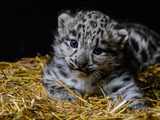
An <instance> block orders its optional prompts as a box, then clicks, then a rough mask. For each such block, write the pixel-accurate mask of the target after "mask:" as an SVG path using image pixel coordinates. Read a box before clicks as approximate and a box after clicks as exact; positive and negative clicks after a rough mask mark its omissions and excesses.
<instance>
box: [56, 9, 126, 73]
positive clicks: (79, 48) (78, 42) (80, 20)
mask: <svg viewBox="0 0 160 120" xmlns="http://www.w3.org/2000/svg"><path fill="white" fill-rule="evenodd" d="M127 39H128V33H127V31H126V30H125V29H123V28H122V27H119V25H118V24H117V23H116V22H115V21H114V20H111V19H110V18H109V17H108V16H106V15H104V14H103V13H101V12H98V11H83V12H82V11H80V12H78V13H76V14H75V15H71V14H70V13H67V12H66V13H62V14H60V15H59V17H58V35H57V36H56V42H55V45H54V49H55V54H56V55H57V57H63V58H64V59H65V60H66V62H67V64H68V65H69V66H70V68H71V69H77V70H81V71H84V72H91V71H95V70H100V71H104V72H106V71H111V70H112V69H114V68H116V67H118V66H120V65H121V64H122V62H123V58H124V54H123V50H124V46H125V43H126V40H127Z"/></svg>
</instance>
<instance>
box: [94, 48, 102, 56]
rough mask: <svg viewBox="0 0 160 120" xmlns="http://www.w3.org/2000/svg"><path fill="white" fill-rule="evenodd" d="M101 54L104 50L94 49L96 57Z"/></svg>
mask: <svg viewBox="0 0 160 120" xmlns="http://www.w3.org/2000/svg"><path fill="white" fill-rule="evenodd" d="M103 52H104V50H103V49H101V48H95V49H94V50H93V53H94V54H96V55H100V54H101V53H103Z"/></svg>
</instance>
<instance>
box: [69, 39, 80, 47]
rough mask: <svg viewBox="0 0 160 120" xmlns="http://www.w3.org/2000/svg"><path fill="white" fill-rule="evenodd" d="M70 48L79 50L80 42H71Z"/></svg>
mask: <svg viewBox="0 0 160 120" xmlns="http://www.w3.org/2000/svg"><path fill="white" fill-rule="evenodd" d="M70 46H71V47H72V48H78V42H77V41H76V40H74V39H72V40H70Z"/></svg>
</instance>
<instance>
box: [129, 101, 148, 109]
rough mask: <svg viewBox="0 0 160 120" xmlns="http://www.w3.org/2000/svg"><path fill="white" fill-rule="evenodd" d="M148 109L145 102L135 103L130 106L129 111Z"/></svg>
mask: <svg viewBox="0 0 160 120" xmlns="http://www.w3.org/2000/svg"><path fill="white" fill-rule="evenodd" d="M145 108H146V105H145V102H144V101H135V102H133V103H131V104H130V105H129V109H131V110H143V109H145Z"/></svg>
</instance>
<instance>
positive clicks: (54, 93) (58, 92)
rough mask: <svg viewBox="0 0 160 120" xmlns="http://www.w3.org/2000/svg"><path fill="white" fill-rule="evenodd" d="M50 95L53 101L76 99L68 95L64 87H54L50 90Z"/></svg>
mask: <svg viewBox="0 0 160 120" xmlns="http://www.w3.org/2000/svg"><path fill="white" fill-rule="evenodd" d="M48 95H49V97H50V98H52V99H57V100H68V101H75V99H76V98H75V97H74V96H73V95H71V94H69V93H68V91H67V90H65V89H64V88H63V87H52V88H51V89H48Z"/></svg>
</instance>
